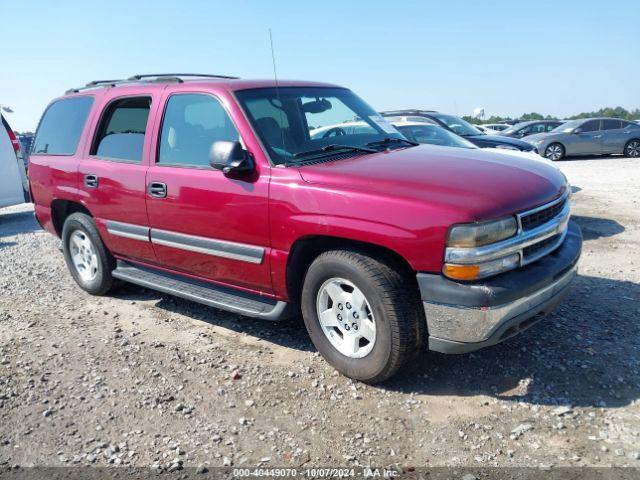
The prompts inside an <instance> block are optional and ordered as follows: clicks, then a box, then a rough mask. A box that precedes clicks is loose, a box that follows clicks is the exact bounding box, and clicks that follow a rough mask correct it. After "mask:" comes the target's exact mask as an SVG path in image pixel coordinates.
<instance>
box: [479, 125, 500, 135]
mask: <svg viewBox="0 0 640 480" xmlns="http://www.w3.org/2000/svg"><path fill="white" fill-rule="evenodd" d="M474 127H476V128H477V129H478V130H480V131H481V132H482V133H484V134H485V135H499V134H500V132H498V131H497V130H493V129H491V128H488V127H486V126H484V125H474Z"/></svg>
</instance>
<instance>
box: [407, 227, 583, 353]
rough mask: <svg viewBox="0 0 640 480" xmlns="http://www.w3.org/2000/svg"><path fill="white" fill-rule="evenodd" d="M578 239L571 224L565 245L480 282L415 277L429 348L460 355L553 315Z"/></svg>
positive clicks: (571, 272) (572, 269) (569, 277)
mask: <svg viewBox="0 0 640 480" xmlns="http://www.w3.org/2000/svg"><path fill="white" fill-rule="evenodd" d="M581 247H582V235H581V232H580V229H579V228H578V227H577V225H575V223H573V222H570V224H569V228H568V230H567V235H566V238H565V241H564V242H563V244H562V245H561V246H560V247H559V248H558V249H557V250H556V251H554V252H553V253H551V254H549V255H547V256H546V257H544V258H542V259H540V260H539V261H538V262H535V263H532V264H530V265H528V266H526V267H523V268H520V269H518V270H516V271H513V272H509V273H506V274H503V275H499V276H497V277H495V278H493V279H487V280H486V281H484V282H482V283H471V284H470V283H458V282H453V281H451V280H448V279H446V278H444V277H442V276H441V275H433V274H418V283H419V285H420V291H421V295H422V300H423V306H424V311H425V316H426V319H427V326H428V330H429V348H430V349H431V350H435V351H439V352H444V353H464V352H470V351H473V350H478V349H480V348H483V347H486V346H489V345H495V344H496V343H499V342H501V341H503V340H506V339H507V338H509V337H511V336H513V335H515V334H517V333H519V332H521V331H523V330H524V329H526V328H528V327H530V326H531V325H533V324H534V323H536V322H537V321H538V320H541V319H542V318H543V317H544V316H545V315H546V314H548V313H549V312H551V311H552V310H553V309H554V308H555V307H556V306H557V304H558V303H560V301H562V299H563V298H564V297H565V295H566V294H567V293H568V292H569V290H570V286H571V283H572V281H573V280H574V279H575V277H576V275H577V261H578V258H579V257H580V252H581Z"/></svg>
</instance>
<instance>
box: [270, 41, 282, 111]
mask: <svg viewBox="0 0 640 480" xmlns="http://www.w3.org/2000/svg"><path fill="white" fill-rule="evenodd" d="M269 43H270V44H271V61H272V62H273V78H274V80H275V81H276V90H278V72H277V70H276V54H275V51H274V49H273V35H272V34H271V28H269ZM278 100H280V98H278Z"/></svg>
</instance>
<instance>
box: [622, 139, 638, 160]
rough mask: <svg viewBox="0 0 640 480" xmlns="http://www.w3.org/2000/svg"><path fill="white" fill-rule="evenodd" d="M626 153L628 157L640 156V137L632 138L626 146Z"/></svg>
mask: <svg viewBox="0 0 640 480" xmlns="http://www.w3.org/2000/svg"><path fill="white" fill-rule="evenodd" d="M624 154H625V156H627V157H631V158H639V157H640V139H638V138H632V139H631V140H629V141H628V142H627V144H626V145H625V146H624Z"/></svg>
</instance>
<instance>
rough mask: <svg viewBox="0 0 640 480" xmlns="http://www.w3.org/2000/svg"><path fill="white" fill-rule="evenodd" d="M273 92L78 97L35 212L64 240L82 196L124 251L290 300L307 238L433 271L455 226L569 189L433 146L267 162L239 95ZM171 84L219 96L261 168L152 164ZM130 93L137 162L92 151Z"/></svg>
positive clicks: (547, 173) (37, 193)
mask: <svg viewBox="0 0 640 480" xmlns="http://www.w3.org/2000/svg"><path fill="white" fill-rule="evenodd" d="M273 86H274V83H273V82H272V81H244V80H229V81H227V80H224V81H222V80H215V81H192V82H185V83H175V84H163V83H148V84H136V85H131V86H118V87H117V88H104V89H96V90H89V91H84V92H80V93H77V94H73V95H90V96H92V97H94V99H95V101H94V104H93V108H92V111H91V113H90V115H89V119H88V121H87V124H86V125H85V130H84V133H83V135H82V140H81V142H80V144H79V146H78V150H77V152H76V154H75V155H72V156H51V155H38V154H35V153H34V154H32V155H31V157H30V162H31V165H30V170H29V171H30V182H31V189H32V192H33V197H34V202H35V204H36V215H37V217H38V220H39V221H40V222H41V224H42V225H43V226H44V227H45V228H46V229H47V230H49V231H50V232H52V233H54V234H57V233H59V232H56V230H55V228H54V225H53V223H52V218H51V204H52V201H54V200H67V201H70V202H76V203H79V204H81V205H83V206H84V207H85V208H86V209H87V210H89V212H90V213H91V215H92V216H93V217H94V219H95V220H96V223H97V225H98V228H99V230H100V233H101V234H102V238H103V239H104V242H105V244H106V245H107V247H108V248H109V249H110V250H111V251H112V253H113V254H114V255H115V256H116V257H118V258H123V259H128V260H130V261H137V262H140V263H144V264H147V265H154V266H157V267H160V268H163V269H165V270H170V271H175V272H180V273H184V274H188V275H190V276H194V277H197V278H202V279H206V280H209V281H213V282H217V283H221V284H226V285H230V286H234V287H236V288H240V289H243V290H247V291H251V292H255V293H259V294H261V295H266V296H271V297H275V298H277V299H280V300H285V301H286V300H288V299H289V298H288V292H287V286H286V266H287V260H288V255H289V252H290V251H291V250H292V247H293V246H294V244H295V243H296V242H297V241H299V240H301V239H305V238H309V237H314V236H330V237H337V238H345V239H350V240H355V241H360V242H366V243H369V244H374V245H377V246H381V247H384V248H387V249H389V250H392V251H394V252H396V253H397V254H399V255H400V256H402V257H403V258H404V259H405V260H406V261H407V262H408V263H409V265H410V266H411V267H412V268H413V269H414V270H415V271H424V272H439V271H440V270H441V268H442V257H443V253H444V247H445V237H446V233H447V230H448V228H449V227H450V226H451V225H452V224H454V223H461V222H473V221H481V220H489V219H494V218H498V217H501V216H504V215H509V214H514V213H516V212H518V211H523V210H528V209H530V208H532V207H535V206H537V205H540V204H543V203H546V202H549V201H551V200H553V199H554V198H556V197H558V196H560V195H561V194H562V193H563V191H564V188H565V180H564V178H563V176H562V174H561V173H560V172H559V171H558V170H556V169H555V168H553V167H552V166H548V165H546V164H544V163H542V162H538V161H535V160H528V159H522V158H512V159H509V160H506V159H505V158H504V156H502V155H495V154H492V153H490V152H488V151H482V150H461V149H455V148H442V147H434V146H428V145H423V146H419V147H413V148H406V149H397V150H393V151H390V152H382V153H378V154H372V155H365V156H360V157H354V158H351V159H347V160H339V161H334V162H327V163H323V164H319V165H313V166H303V167H300V168H296V167H287V168H285V167H280V166H278V167H276V166H272V165H271V164H270V161H269V159H268V157H267V156H266V155H265V153H264V151H263V148H262V146H261V144H260V142H259V140H258V139H257V137H256V135H255V133H254V131H253V129H252V127H251V125H250V124H249V122H248V121H247V118H246V117H245V115H244V113H243V112H242V110H241V109H240V107H239V106H238V104H237V102H236V100H235V97H234V95H233V92H234V91H236V90H242V89H246V88H260V87H273ZM280 86H282V87H286V86H333V85H324V84H317V83H310V82H280ZM176 92H180V93H186V92H188V93H205V94H210V95H213V96H215V97H217V98H218V99H219V100H220V101H221V102H222V104H223V105H224V107H225V108H226V110H227V112H228V113H229V115H230V117H231V119H232V121H233V123H234V124H235V126H236V128H237V130H238V132H239V133H240V136H241V137H242V140H243V143H244V145H245V146H246V148H247V150H249V152H251V154H252V155H253V157H254V159H255V164H256V169H255V172H253V173H252V174H250V175H248V176H241V177H234V178H232V177H228V176H225V175H224V174H223V173H222V172H221V171H218V170H213V169H208V168H184V167H170V166H162V165H156V156H157V153H156V152H157V150H158V148H157V145H158V138H159V131H160V126H161V121H162V114H163V110H164V106H165V104H166V101H167V98H168V97H169V95H171V94H172V93H176ZM132 95H146V96H151V97H152V98H153V101H152V106H151V112H150V115H149V121H148V124H147V131H146V138H145V144H144V153H143V161H142V163H141V164H130V163H124V162H112V161H107V160H100V159H96V158H94V157H92V156H90V155H89V150H90V144H91V140H92V139H93V136H94V132H95V129H96V126H97V124H98V122H99V119H100V117H101V114H102V111H103V109H104V108H105V106H107V105H108V104H109V102H111V101H112V100H114V99H116V98H120V97H123V96H132ZM68 96H69V95H68ZM68 96H67V97H68ZM87 173H92V174H96V175H98V176H99V177H100V187H99V188H97V189H87V188H86V187H84V185H83V182H82V178H83V176H84V174H87ZM150 182H163V183H166V184H167V193H168V194H167V198H164V199H157V198H153V197H151V196H149V195H148V194H147V193H146V191H147V185H148V184H149V183H150ZM107 220H113V221H118V222H125V223H129V224H135V225H140V226H149V227H151V228H157V229H161V230H168V231H173V232H178V233H184V234H188V235H195V236H199V237H205V238H213V239H219V240H225V241H231V242H237V243H241V244H247V245H253V246H258V247H264V248H265V255H264V258H263V260H262V262H261V263H247V262H241V261H238V260H235V259H229V258H221V257H216V256H212V255H207V254H203V253H197V252H187V251H184V250H178V249H176V248H173V247H169V246H162V245H156V244H152V243H150V242H140V241H138V240H132V239H127V238H122V237H117V236H114V235H112V234H110V233H108V232H107V230H106V226H105V222H106V221H107Z"/></svg>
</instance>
